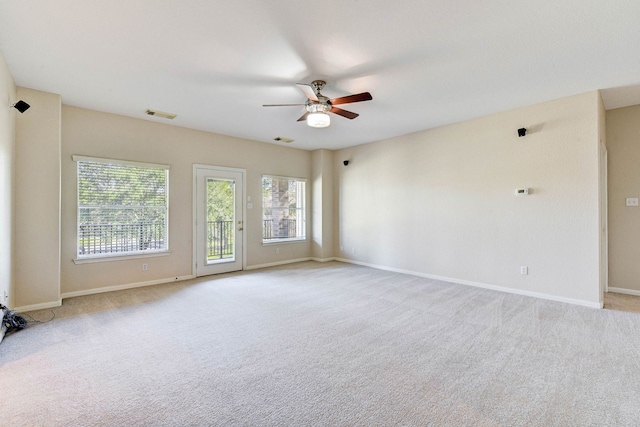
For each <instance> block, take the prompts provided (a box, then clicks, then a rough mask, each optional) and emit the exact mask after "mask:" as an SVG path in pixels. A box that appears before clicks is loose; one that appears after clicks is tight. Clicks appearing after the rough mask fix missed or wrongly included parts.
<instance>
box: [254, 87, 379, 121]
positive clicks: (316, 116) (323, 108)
mask: <svg viewBox="0 0 640 427" xmlns="http://www.w3.org/2000/svg"><path fill="white" fill-rule="evenodd" d="M326 84H327V83H326V82H325V81H324V80H314V81H312V82H311V84H310V85H309V84H306V83H298V87H299V88H300V90H301V91H302V92H303V93H304V94H305V95H306V96H307V98H308V99H307V102H305V103H304V104H264V105H263V107H289V106H304V107H305V109H306V110H307V111H306V113H304V114H303V115H302V117H300V118H299V119H298V121H299V122H301V121H303V120H306V121H307V124H308V125H309V126H311V127H315V128H324V127H327V126H329V124H330V123H331V119H330V117H329V115H328V114H327V113H334V114H337V115H339V116H342V117H346V118H347V119H351V120H353V119H355V118H356V117H358V115H359V114H357V113H354V112H351V111H347V110H343V109H342V108H338V107H336V105H341V104H349V103H352V102H361V101H371V100H372V99H373V97H372V96H371V94H370V93H369V92H362V93H358V94H356V95H347V96H342V97H340V98H333V99H329V98H327V97H326V96H324V95H323V94H321V93H320V91H321V90H322V89H323V88H324V86H325V85H326Z"/></svg>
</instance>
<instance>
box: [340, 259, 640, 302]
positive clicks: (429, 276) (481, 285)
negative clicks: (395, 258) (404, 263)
mask: <svg viewBox="0 0 640 427" xmlns="http://www.w3.org/2000/svg"><path fill="white" fill-rule="evenodd" d="M335 260H336V261H341V262H346V263H349V264H356V265H362V266H365V267H371V268H375V269H378V270H385V271H392V272H394V273H402V274H409V275H412V276H419V277H424V278H426V279H433V280H441V281H443V282H451V283H456V284H459V285H466V286H473V287H476V288H483V289H489V290H492V291H499V292H506V293H510V294H515V295H523V296H528V297H534V298H541V299H546V300H550V301H557V302H564V303H567V304H574V305H580V306H583V307H589V308H604V304H603V303H602V302H591V301H585V300H579V299H573V298H565V297H560V296H556V295H549V294H543V293H538V292H531V291H525V290H520V289H513V288H507V287H504V286H498V285H490V284H487V283H480V282H473V281H469V280H462V279H456V278H454V277H445V276H436V275H434V274H426V273H421V272H418V271H411V270H404V269H401V268H393V267H386V266H384V265H377V264H369V263H366V262H360V261H354V260H351V259H346V258H336V259H335ZM611 289H612V288H609V290H610V291H611ZM639 295H640V293H639Z"/></svg>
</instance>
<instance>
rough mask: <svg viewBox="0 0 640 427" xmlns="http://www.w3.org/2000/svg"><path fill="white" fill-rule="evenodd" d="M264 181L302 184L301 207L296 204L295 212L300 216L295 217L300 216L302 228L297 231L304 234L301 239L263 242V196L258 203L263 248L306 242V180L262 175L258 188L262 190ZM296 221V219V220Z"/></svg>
mask: <svg viewBox="0 0 640 427" xmlns="http://www.w3.org/2000/svg"><path fill="white" fill-rule="evenodd" d="M265 178H266V179H279V180H287V181H289V182H290V181H292V180H293V181H296V182H298V183H303V184H304V187H303V189H304V195H303V197H302V198H301V199H300V201H301V202H302V207H298V206H297V204H296V211H299V212H301V214H299V215H297V216H301V217H302V222H303V225H302V227H300V228H298V227H296V228H297V229H300V230H302V231H303V232H304V235H303V236H302V237H288V238H282V239H268V240H265V238H264V235H265V221H267V220H266V219H265V200H264V195H262V197H261V200H260V203H261V210H262V213H261V226H260V228H261V233H262V245H263V246H268V245H277V244H287V243H301V242H306V241H307V239H308V233H307V219H308V210H307V182H308V181H307V179H306V178H296V177H292V176H279V175H270V174H263V175H262V177H261V179H260V188H261V190H262V188H263V185H264V180H265ZM296 220H297V218H296Z"/></svg>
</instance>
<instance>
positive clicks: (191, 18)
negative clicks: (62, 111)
mask: <svg viewBox="0 0 640 427" xmlns="http://www.w3.org/2000/svg"><path fill="white" fill-rule="evenodd" d="M639 22H640V2H639V1H637V0H633V1H621V0H609V1H602V0H562V1H558V0H553V1H552V0H538V1H535V2H534V1H531V0H527V1H521V0H487V1H481V2H480V1H471V0H419V1H413V0H399V1H395V2H391V1H388V0H384V1H382V0H366V1H365V0H339V1H338V0H325V1H323V2H317V1H315V2H311V1H300V0H296V1H288V0H287V1H285V0H269V1H264V0H239V1H236V2H229V1H218V0H183V1H168V0H154V1H150V0H136V1H130V0H109V1H103V0H94V1H86V0H57V1H44V0H40V1H36V0H20V1H3V2H0V52H2V54H3V55H4V57H5V60H6V62H7V64H8V66H9V69H10V71H11V73H12V75H13V77H14V80H15V82H16V84H17V85H19V86H23V87H28V88H32V89H39V90H43V91H47V92H53V93H58V94H60V95H62V101H63V103H64V104H66V105H72V106H78V107H84V108H90V109H94V110H98V111H104V112H109V113H115V114H121V115H125V116H130V117H137V118H141V119H145V120H152V121H158V122H162V123H171V124H174V125H177V126H184V127H188V128H193V129H200V130H205V131H210V132H215V133H220V134H225V135H233V136H238V137H242V138H249V139H253V140H258V141H264V142H271V143H276V142H274V141H273V138H274V137H276V136H281V137H288V138H293V139H294V140H295V141H294V142H293V143H292V144H291V145H290V146H293V147H298V148H302V149H317V148H328V149H337V148H343V147H347V146H352V145H357V144H362V143H366V142H370V141H375V140H380V139H384V138H388V137H392V136H397V135H401V134H406V133H410V132H414V131H418V130H423V129H428V128H432V127H436V126H441V125H445V124H449V123H454V122H459V121H463V120H468V119H471V118H474V117H479V116H484V115H487V114H492V113H496V112H500V111H505V110H509V109H512V108H516V107H520V106H524V105H530V104H535V103H538V102H542V101H547V100H551V99H556V98H561V97H565V96H570V95H574V94H578V93H583V92H587V91H591V90H596V89H603V98H604V100H605V105H606V107H607V108H618V107H622V106H626V105H632V104H640V90H639V89H638V87H639V85H640V54H639V53H640V25H639ZM315 79H324V80H326V81H327V87H326V88H325V90H323V94H325V95H326V96H328V97H330V98H333V97H338V96H343V95H347V94H351V93H358V92H363V91H369V92H371V94H372V95H373V100H372V101H368V102H362V103H356V104H346V105H343V106H341V107H343V108H345V109H347V110H350V111H354V112H356V113H359V114H360V117H358V118H356V119H355V120H348V119H345V118H343V117H339V116H336V115H332V124H331V126H330V127H329V128H325V129H312V128H309V127H308V126H306V124H305V123H304V122H296V120H297V118H298V117H300V116H301V115H302V114H303V113H304V110H303V108H302V107H278V108H264V107H262V104H271V103H274V104H275V103H302V102H304V101H305V99H306V98H305V96H304V95H303V93H302V92H301V91H300V90H299V89H298V88H297V87H296V85H295V83H297V82H305V83H309V82H311V81H312V80H315ZM148 108H152V109H158V110H162V111H167V112H171V113H175V114H177V115H178V116H177V118H176V119H175V120H173V121H170V122H168V121H166V120H164V119H161V118H153V117H149V116H146V115H145V114H144V112H145V110H146V109H148ZM278 144H283V143H278Z"/></svg>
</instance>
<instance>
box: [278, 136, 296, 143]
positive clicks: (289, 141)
mask: <svg viewBox="0 0 640 427" xmlns="http://www.w3.org/2000/svg"><path fill="white" fill-rule="evenodd" d="M273 140H274V141H278V142H286V143H287V144H291V143H292V142H293V139H291V138H285V137H283V136H276V137H275V138H273Z"/></svg>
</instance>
